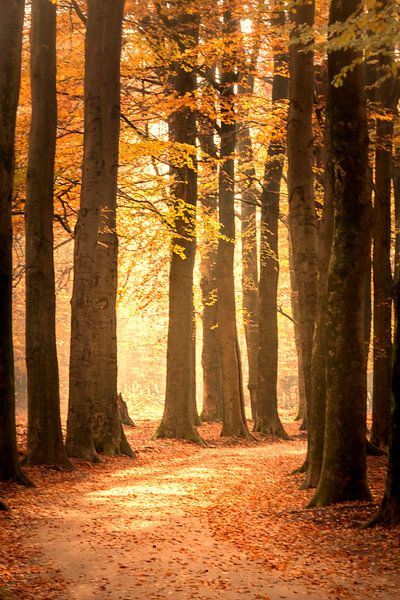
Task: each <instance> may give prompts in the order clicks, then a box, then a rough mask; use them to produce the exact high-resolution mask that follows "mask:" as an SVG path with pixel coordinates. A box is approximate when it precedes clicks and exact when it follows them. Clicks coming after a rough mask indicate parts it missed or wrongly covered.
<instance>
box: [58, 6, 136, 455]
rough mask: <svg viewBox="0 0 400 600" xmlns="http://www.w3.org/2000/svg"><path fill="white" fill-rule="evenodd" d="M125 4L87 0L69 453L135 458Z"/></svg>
mask: <svg viewBox="0 0 400 600" xmlns="http://www.w3.org/2000/svg"><path fill="white" fill-rule="evenodd" d="M123 6H124V1H123V0H115V1H114V2H108V1H107V0H88V3H87V7H88V11H87V30H86V40H85V82H84V85H85V92H84V93H85V96H84V102H85V128H84V161H83V181H82V190H81V205H80V210H79V217H78V222H77V226H76V230H75V250H74V285H73V293H72V320H71V355H70V390H69V407H68V423H67V440H66V443H67V450H68V453H69V455H70V456H76V457H79V458H83V459H87V460H98V458H97V453H98V452H103V453H105V454H110V455H114V454H121V453H123V454H127V455H129V456H133V452H132V450H131V449H130V447H129V444H128V442H127V440H126V438H125V434H124V431H123V429H122V426H121V423H120V420H119V415H118V404H117V338H116V294H117V252H118V243H117V232H116V193H117V174H118V142H119V123H120V75H119V74H120V54H121V35H122V17H123Z"/></svg>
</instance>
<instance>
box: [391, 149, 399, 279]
mask: <svg viewBox="0 0 400 600" xmlns="http://www.w3.org/2000/svg"><path fill="white" fill-rule="evenodd" d="M392 179H393V196H394V198H393V199H394V215H395V217H394V226H395V242H394V265H395V271H397V269H398V268H399V265H400V148H396V151H395V154H394V156H393V164H392Z"/></svg>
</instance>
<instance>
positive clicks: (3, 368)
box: [0, 0, 28, 484]
mask: <svg viewBox="0 0 400 600" xmlns="http://www.w3.org/2000/svg"><path fill="white" fill-rule="evenodd" d="M23 18H24V1H23V0H15V1H13V2H5V3H3V4H2V7H1V19H0V256H1V260H0V313H1V318H2V321H1V327H0V480H7V479H10V480H13V481H17V482H18V483H22V484H27V483H28V480H27V479H26V478H25V476H24V475H23V473H22V471H21V468H20V465H19V461H18V453H17V441H16V432H15V388H14V354H13V339H12V275H13V273H12V223H11V203H12V195H13V183H14V142H15V121H16V114H17V106H18V96H19V87H20V72H21V41H22V26H23Z"/></svg>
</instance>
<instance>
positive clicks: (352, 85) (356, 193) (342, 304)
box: [310, 0, 371, 506]
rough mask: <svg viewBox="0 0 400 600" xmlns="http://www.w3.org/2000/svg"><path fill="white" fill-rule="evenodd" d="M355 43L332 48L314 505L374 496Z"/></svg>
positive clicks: (362, 125) (364, 169) (353, 4)
mask: <svg viewBox="0 0 400 600" xmlns="http://www.w3.org/2000/svg"><path fill="white" fill-rule="evenodd" d="M360 7H361V2H360V1H359V0H348V2H346V3H343V2H342V1H341V0H332V1H331V8H330V15H329V23H330V24H333V23H337V22H338V23H342V22H345V20H346V19H347V18H348V17H349V16H350V15H352V14H353V13H354V12H355V11H357V10H358V9H360ZM356 59H357V60H358V59H359V54H358V53H357V52H356V51H354V50H353V49H351V48H350V49H347V50H333V49H330V50H329V52H328V81H329V85H328V100H327V122H328V135H329V145H328V164H329V165H330V185H331V193H332V197H333V203H334V214H335V226H334V238H333V247H332V258H331V261H330V270H329V279H328V314H327V339H328V351H327V382H326V393H327V408H326V428H325V443H324V454H323V464H322V471H321V477H320V480H319V484H318V488H317V491H316V494H315V496H314V498H313V499H312V501H311V504H310V505H311V506H316V505H317V506H325V505H327V504H331V503H333V502H343V501H347V500H362V499H369V498H370V492H369V489H368V485H367V480H366V453H365V436H366V425H365V421H366V393H367V388H366V373H365V369H364V364H365V345H364V297H365V283H366V277H367V267H368V253H369V247H370V233H371V201H370V193H369V184H368V129H367V114H366V100H365V94H364V81H363V69H362V65H360V64H359V63H358V62H357V63H356V64H355V66H354V69H353V70H352V71H351V72H348V73H347V74H346V76H345V78H344V79H343V85H342V86H340V87H335V85H334V83H333V81H334V78H335V76H337V75H338V74H339V73H341V71H342V69H343V68H344V67H345V66H347V65H349V64H353V61H355V60H356Z"/></svg>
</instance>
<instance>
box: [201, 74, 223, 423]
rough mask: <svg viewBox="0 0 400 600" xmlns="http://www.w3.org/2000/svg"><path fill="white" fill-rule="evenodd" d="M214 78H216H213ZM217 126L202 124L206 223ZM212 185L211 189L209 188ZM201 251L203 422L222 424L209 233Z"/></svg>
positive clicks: (213, 194)
mask: <svg viewBox="0 0 400 600" xmlns="http://www.w3.org/2000/svg"><path fill="white" fill-rule="evenodd" d="M212 75H213V77H214V74H212ZM214 131H215V128H214V123H213V122H212V121H211V120H210V119H208V118H207V117H205V118H202V119H201V121H200V135H199V139H200V147H201V152H202V162H203V164H205V168H206V171H205V175H204V176H205V177H207V186H206V189H205V191H204V192H203V194H202V195H201V206H202V210H203V214H204V219H205V223H206V226H207V223H208V222H209V227H212V225H211V223H212V222H214V221H216V220H217V219H218V166H217V162H216V158H217V148H216V144H215V140H214ZM210 182H211V185H210ZM204 237H205V239H204V240H203V243H202V248H201V260H200V287H201V297H202V305H203V317H202V325H203V347H202V354H201V364H202V368H203V409H202V412H201V420H202V421H207V422H213V421H221V420H222V377H221V359H220V353H219V339H218V329H217V327H218V314H217V312H218V309H217V302H218V297H217V248H218V242H217V240H216V239H215V237H214V236H213V235H210V232H209V231H208V230H206V231H205V236H204Z"/></svg>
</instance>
